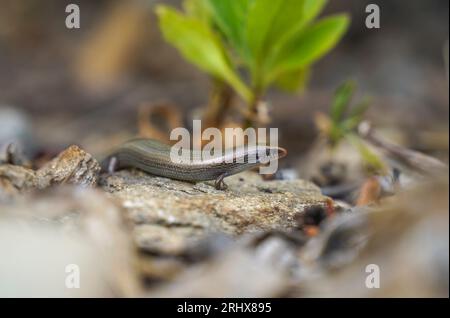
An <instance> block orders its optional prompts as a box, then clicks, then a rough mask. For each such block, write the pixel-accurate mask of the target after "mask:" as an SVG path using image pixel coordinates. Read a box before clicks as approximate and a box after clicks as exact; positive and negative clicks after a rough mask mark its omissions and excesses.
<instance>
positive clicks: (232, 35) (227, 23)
mask: <svg viewBox="0 0 450 318" xmlns="http://www.w3.org/2000/svg"><path fill="white" fill-rule="evenodd" d="M205 1H206V4H207V5H208V6H209V8H210V11H211V12H212V15H213V19H214V22H215V23H216V25H217V26H218V27H219V29H220V30H221V31H222V33H223V34H225V36H226V37H227V39H228V41H229V42H230V44H231V45H232V46H233V47H234V48H235V49H236V50H237V51H238V52H239V53H241V55H244V56H243V57H244V58H245V56H246V55H247V53H246V52H245V51H246V46H245V41H244V29H245V28H244V25H245V20H246V17H247V12H248V9H249V7H250V4H251V2H252V1H253V0H231V1H230V0H205Z"/></svg>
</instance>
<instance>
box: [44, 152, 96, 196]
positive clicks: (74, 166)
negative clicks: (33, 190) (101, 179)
mask: <svg viewBox="0 0 450 318" xmlns="http://www.w3.org/2000/svg"><path fill="white" fill-rule="evenodd" d="M99 172H100V165H99V164H98V162H97V160H95V159H94V158H93V157H92V156H91V155H90V154H89V153H87V152H85V151H84V150H83V149H81V148H79V147H78V146H70V147H69V148H67V149H66V150H64V151H63V152H61V153H60V154H59V155H58V156H57V157H56V158H54V159H53V160H51V161H50V162H49V163H47V164H46V165H45V166H44V167H42V168H41V169H39V170H37V172H36V176H37V178H38V187H39V188H46V187H48V186H50V185H53V184H60V183H69V184H77V185H80V186H83V187H89V186H93V185H95V184H96V183H97V176H98V174H99Z"/></svg>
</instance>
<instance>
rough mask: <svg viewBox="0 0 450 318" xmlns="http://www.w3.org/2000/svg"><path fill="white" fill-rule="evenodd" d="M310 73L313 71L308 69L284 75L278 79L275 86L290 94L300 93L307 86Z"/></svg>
mask: <svg viewBox="0 0 450 318" xmlns="http://www.w3.org/2000/svg"><path fill="white" fill-rule="evenodd" d="M310 71H311V70H310V69H309V68H308V67H306V68H304V69H299V70H294V71H291V72H287V73H284V74H282V75H281V76H279V77H278V78H277V79H276V81H275V85H276V86H277V87H278V88H279V89H281V90H283V91H286V92H288V93H295V92H298V91H299V90H302V89H303V88H304V87H305V86H306V83H307V82H308V80H309V76H310Z"/></svg>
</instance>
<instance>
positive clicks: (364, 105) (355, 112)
mask: <svg viewBox="0 0 450 318" xmlns="http://www.w3.org/2000/svg"><path fill="white" fill-rule="evenodd" d="M370 102H371V98H369V97H367V96H365V97H364V98H363V100H362V101H361V102H359V103H358V105H356V106H355V107H353V108H352V110H351V111H350V117H358V118H362V117H363V116H364V114H365V113H366V111H367V109H368V108H369V106H370Z"/></svg>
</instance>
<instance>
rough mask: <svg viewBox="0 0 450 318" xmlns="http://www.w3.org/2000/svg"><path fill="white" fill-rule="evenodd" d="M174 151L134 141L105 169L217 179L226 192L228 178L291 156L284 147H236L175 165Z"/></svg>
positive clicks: (192, 179) (118, 151)
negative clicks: (171, 155) (208, 156)
mask: <svg viewBox="0 0 450 318" xmlns="http://www.w3.org/2000/svg"><path fill="white" fill-rule="evenodd" d="M170 150H171V147H170V146H169V145H166V144H163V143H161V142H159V141H157V140H153V139H143V138H138V139H133V140H130V141H128V142H126V143H124V144H123V145H122V146H120V147H119V148H117V149H116V150H115V151H114V152H113V153H112V154H110V155H109V156H108V157H106V158H105V159H104V160H103V161H102V170H103V171H108V172H113V171H115V170H117V169H122V168H130V167H134V168H138V169H140V170H143V171H145V172H148V173H150V174H153V175H157V176H161V177H167V178H171V179H176V180H182V181H189V182H198V181H207V180H215V187H216V189H222V190H223V189H226V187H227V186H226V184H225V182H224V181H223V179H224V178H225V177H228V176H231V175H234V174H237V173H239V172H242V171H244V170H247V169H251V168H253V167H257V166H260V165H262V164H265V163H267V162H270V161H272V160H277V159H279V158H282V157H284V156H286V154H287V151H286V150H285V149H283V148H280V147H270V146H261V145H260V146H248V147H244V146H242V147H237V148H235V149H234V151H233V152H227V151H225V154H224V155H222V156H220V157H215V158H213V159H206V160H199V161H186V162H174V161H172V160H171V157H170ZM196 152H197V153H196ZM190 155H191V156H194V157H196V156H197V155H199V152H198V151H192V150H191V151H190ZM229 156H232V158H230V157H229ZM190 158H192V157H190ZM197 158H199V157H197ZM200 158H201V157H200ZM249 158H251V159H253V160H249ZM255 159H256V160H255Z"/></svg>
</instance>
